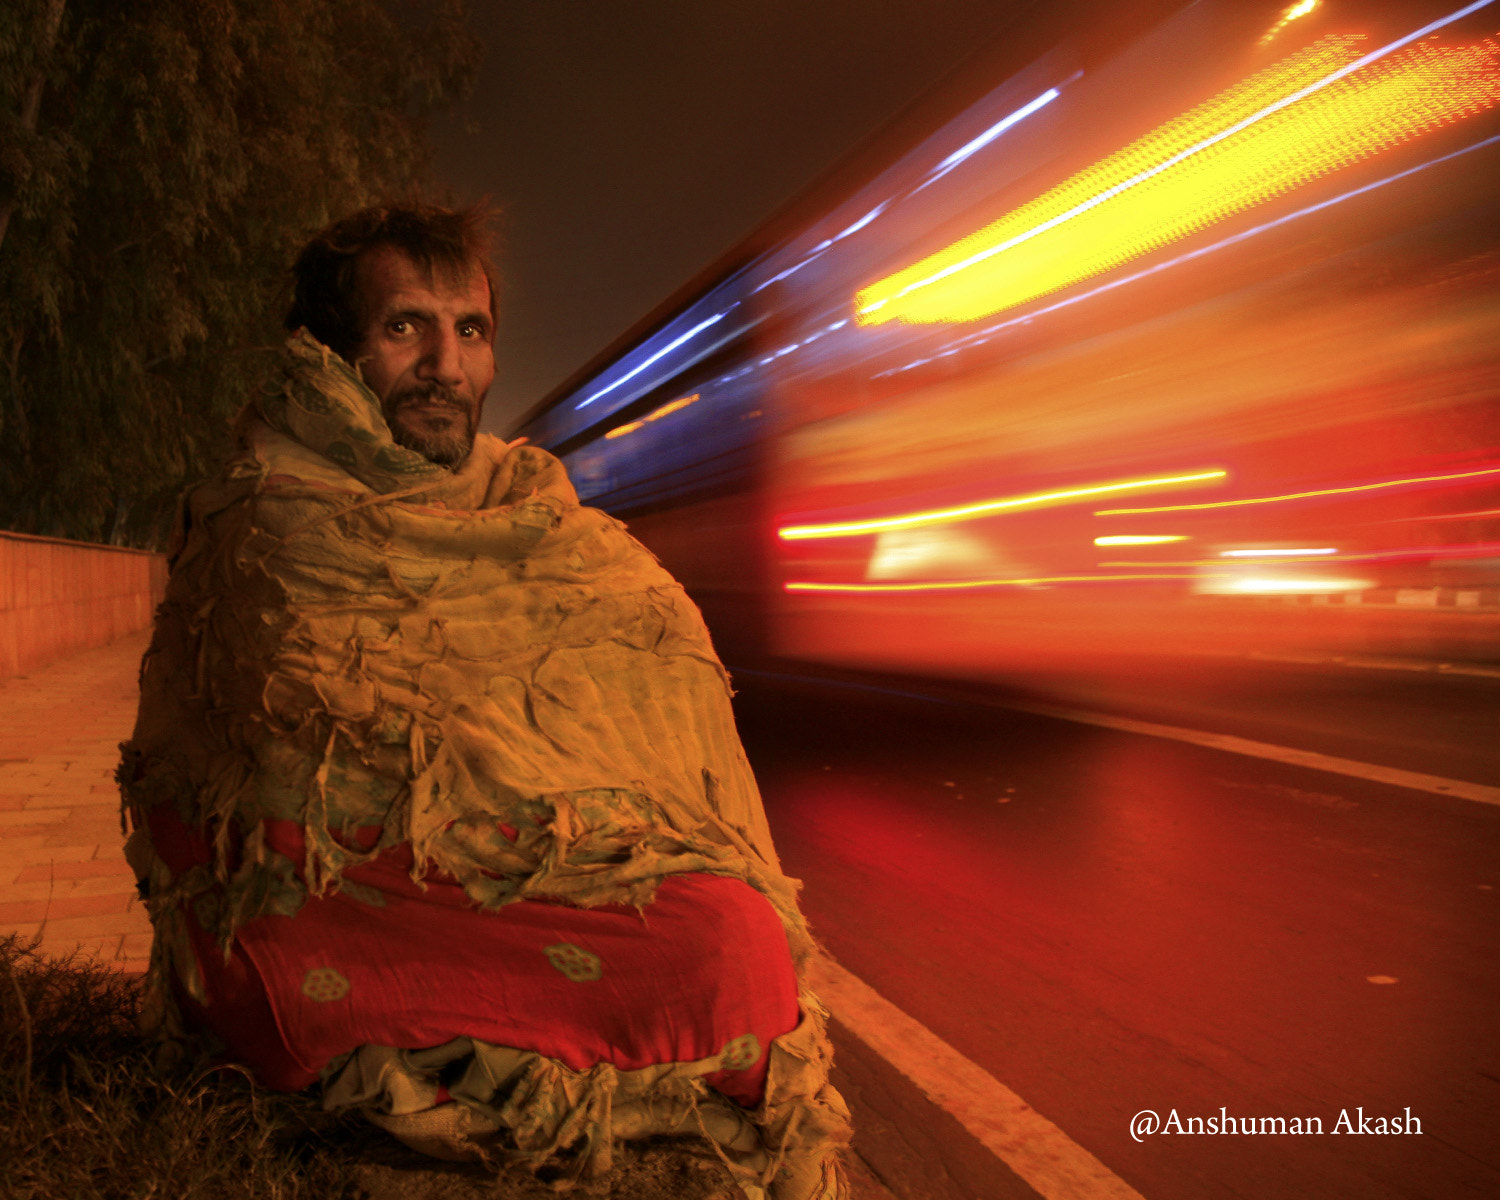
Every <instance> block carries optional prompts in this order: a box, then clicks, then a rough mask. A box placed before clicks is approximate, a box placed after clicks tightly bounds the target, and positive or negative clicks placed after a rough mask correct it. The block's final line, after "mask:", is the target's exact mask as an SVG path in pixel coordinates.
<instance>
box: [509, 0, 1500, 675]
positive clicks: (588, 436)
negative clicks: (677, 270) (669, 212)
mask: <svg viewBox="0 0 1500 1200" xmlns="http://www.w3.org/2000/svg"><path fill="white" fill-rule="evenodd" d="M1160 17H1161V19H1159V20H1156V21H1155V22H1154V23H1151V24H1148V25H1146V26H1145V27H1143V28H1141V29H1138V30H1135V31H1133V33H1132V34H1131V36H1129V37H1127V38H1124V39H1123V40H1122V41H1121V42H1120V43H1119V44H1118V45H1115V46H1111V47H1108V52H1107V53H1100V52H1098V50H1097V48H1094V49H1090V50H1089V51H1088V52H1085V51H1084V50H1082V49H1080V48H1079V47H1077V46H1075V45H1073V44H1071V43H1070V42H1069V41H1067V40H1064V41H1062V42H1060V43H1059V44H1058V45H1057V46H1056V47H1055V48H1054V49H1053V50H1051V51H1050V52H1048V53H1047V54H1045V55H1043V56H1042V57H1041V58H1039V59H1037V60H1036V61H1034V62H1030V63H1025V64H1016V65H1015V66H1014V69H1013V70H1011V71H1010V72H1009V73H1008V74H1007V75H1005V76H1004V77H1000V78H996V79H995V80H993V84H992V86H991V87H990V89H989V91H988V92H987V94H986V95H984V96H983V98H982V99H981V100H979V101H978V102H977V103H972V104H969V105H967V106H966V107H960V108H959V109H957V111H954V112H952V113H950V114H948V116H947V117H946V119H944V120H943V121H941V122H937V123H936V124H935V125H934V126H933V128H931V129H930V131H928V132H927V133H926V135H925V136H924V137H922V138H921V140H920V141H918V142H917V143H916V144H911V143H910V142H909V141H908V142H907V143H904V144H900V145H897V144H892V145H891V146H890V147H889V157H888V159H887V160H886V161H885V162H884V165H883V166H882V167H881V168H880V169H879V170H876V171H874V172H873V173H872V174H871V175H870V176H869V177H868V178H865V179H864V180H863V181H861V182H860V183H858V184H857V185H852V186H849V187H848V188H846V189H845V191H844V192H843V193H841V194H838V195H835V196H833V197H831V198H830V197H828V196H826V195H824V196H822V197H820V198H819V203H820V205H821V207H816V208H813V209H808V210H806V211H803V212H801V213H800V214H799V221H800V223H794V227H793V228H791V229H790V230H788V229H787V228H786V223H785V222H783V223H782V225H781V226H779V227H778V229H779V233H778V236H777V237H776V238H774V239H770V240H768V239H767V238H766V237H765V236H764V235H762V236H759V237H756V238H752V239H751V240H750V241H749V242H747V244H746V248H745V249H744V250H743V251H742V252H741V253H739V254H737V255H735V256H731V258H730V259H728V260H726V262H727V264H728V265H726V266H725V268H724V269H723V270H722V272H720V273H718V274H717V275H715V276H714V277H712V279H711V281H710V282H708V283H706V284H705V285H704V286H703V287H702V288H701V289H699V290H698V291H697V293H696V294H694V295H692V296H690V297H688V298H687V299H685V300H683V299H680V300H679V301H678V303H677V304H676V306H675V307H673V308H672V309H670V310H668V311H664V312H661V313H658V314H655V315H654V317H653V318H652V320H651V321H649V322H648V323H647V325H646V327H645V328H644V329H643V331H642V332H641V334H640V336H638V337H636V338H635V339H633V340H631V341H630V342H629V344H626V345H623V346H621V347H617V348H616V350H615V351H614V352H613V353H611V354H610V355H607V356H604V357H602V358H601V359H600V360H598V361H596V362H595V363H593V364H590V366H589V367H588V368H586V369H585V370H584V371H583V372H581V373H580V375H579V376H577V377H575V379H574V380H572V381H570V382H569V384H568V385H566V386H565V387H564V388H563V389H561V390H560V391H559V392H558V393H556V394H555V395H554V396H552V397H549V399H548V400H547V402H546V403H545V404H544V405H543V406H541V407H540V408H539V410H538V411H537V412H536V413H535V414H534V415H533V416H532V418H531V419H530V420H529V421H528V422H527V424H526V425H525V427H524V428H523V430H522V431H521V432H523V433H524V434H526V435H527V436H528V437H530V438H531V439H532V440H533V441H535V442H538V443H539V444H542V445H546V446H548V447H550V448H552V449H554V450H556V451H557V452H558V453H560V454H561V455H562V456H563V458H564V460H565V461H566V462H567V463H568V465H569V468H570V470H571V472H572V474H573V477H574V479H575V482H576V483H577V484H578V487H579V491H580V494H581V495H582V496H583V498H584V499H585V500H586V501H587V502H589V503H593V504H598V505H600V506H601V507H604V508H606V509H608V510H610V511H611V512H614V513H615V514H616V515H618V516H620V517H621V518H622V519H624V520H625V521H626V522H627V523H628V524H629V526H630V527H631V529H632V531H633V532H634V533H635V534H636V536H638V537H639V538H641V540H643V541H644V542H645V543H646V544H647V545H648V546H650V547H651V548H652V549H653V550H654V551H656V553H657V554H658V555H659V556H660V557H661V558H662V559H663V561H664V562H665V564H666V565H667V566H668V567H669V568H670V569H671V570H673V571H674V573H676V574H677V576H678V577H679V578H680V579H682V581H683V582H684V584H685V585H686V586H687V588H688V590H689V592H690V594H692V595H693V597H694V598H695V599H696V600H697V601H698V602H699V603H700V605H702V607H703V608H704V610H705V615H706V616H707V617H708V618H709V622H710V626H711V628H712V629H713V631H714V633H715V636H716V638H717V639H718V641H719V643H720V645H721V647H722V648H724V649H725V652H726V656H727V657H729V658H730V659H731V661H733V660H734V659H735V658H736V657H737V656H740V657H743V656H747V655H753V654H770V655H776V656H780V657H783V658H792V659H801V660H812V661H821V662H828V663H838V664H845V665H854V666H865V667H877V668H881V669H889V670H899V671H917V672H928V673H935V674H972V673H994V672H1004V671H1007V670H1015V669H1020V668H1025V667H1029V666H1036V665H1039V664H1050V665H1056V664H1065V665H1067V664H1072V665H1087V664H1098V663H1102V662H1104V661H1106V660H1107V659H1108V658H1109V657H1110V656H1120V655H1141V654H1149V655H1151V656H1155V657H1165V656H1181V655H1191V656H1203V655H1244V654H1255V655H1265V654H1273V655H1274V654H1284V653H1296V654H1299V655H1306V654H1322V655H1351V654H1412V655H1420V656H1425V657H1436V658H1439V659H1464V660H1476V661H1477V660H1488V661H1493V660H1494V659H1495V658H1496V657H1497V652H1496V650H1495V648H1494V647H1495V645H1496V638H1495V634H1496V632H1497V631H1500V407H1497V402H1500V396H1497V389H1500V311H1497V310H1500V286H1497V284H1500V255H1497V235H1500V220H1497V219H1496V211H1495V202H1494V199H1493V193H1492V187H1491V182H1490V181H1491V180H1493V179H1495V178H1500V114H1497V104H1500V5H1497V4H1491V3H1472V4H1469V5H1467V6H1462V5H1455V4H1442V3H1423V2H1410V0H1402V2H1399V3H1394V4H1390V3H1382V4H1379V5H1376V4H1373V3H1360V2H1352V3H1342V4H1332V3H1323V4H1317V3H1299V4H1297V5H1295V6H1293V7H1292V8H1288V7H1287V6H1285V5H1282V6H1277V5H1269V4H1267V5H1260V4H1253V3H1252V4H1246V3H1213V0H1204V2H1202V3H1199V4H1195V5H1192V6H1189V7H1186V8H1183V9H1181V10H1180V11H1176V12H1175V13H1174V12H1170V11H1169V10H1167V9H1165V8H1163V9H1162V10H1161V13H1160Z"/></svg>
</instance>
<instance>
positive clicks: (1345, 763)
mask: <svg viewBox="0 0 1500 1200" xmlns="http://www.w3.org/2000/svg"><path fill="white" fill-rule="evenodd" d="M992 703H995V704H996V705H997V706H999V707H1002V708H1012V709H1015V710H1016V711H1018V712H1028V713H1035V714H1036V715H1037V716H1041V717H1056V718H1057V719H1058V720H1061V721H1074V722H1076V723H1078V724H1080V725H1098V726H1101V727H1103V728H1105V729H1118V730H1120V731H1122V732H1124V733H1140V734H1144V735H1146V736H1147V737H1158V738H1168V739H1170V740H1172V741H1174V742H1188V743H1191V744H1192V745H1194V746H1208V747H1209V748H1211V749H1214V750H1227V751H1228V752H1229V753H1230V754H1245V755H1248V756H1249V757H1251V758H1267V759H1271V760H1272V761H1274V762H1284V763H1291V764H1292V765H1293V766H1298V767H1311V768H1312V769H1313V770H1315V771H1328V772H1331V773H1332V774H1334V775H1350V776H1353V777H1354V778H1355V779H1369V780H1372V781H1374V782H1375V783H1389V784H1394V785H1395V786H1396V787H1403V788H1411V789H1413V790H1414V791H1418V792H1433V793H1436V794H1437V795H1439V796H1456V797H1458V798H1459V799H1460V800H1473V801H1476V802H1477V803H1479V804H1496V805H1500V787H1490V786H1488V785H1486V784H1483V783H1469V782H1468V781H1466V780H1463V779H1447V778H1444V777H1443V776H1442V775H1424V774H1423V773H1422V772H1420V771H1403V770H1401V769H1399V768H1397V767H1381V766H1377V765H1376V764H1374V763H1365V762H1359V761H1357V760H1355V759H1352V758H1338V757H1336V756H1335V755H1332V754H1318V753H1317V752H1315V751H1312V750H1294V749H1292V748H1291V747H1290V746H1274V745H1272V744H1271V743H1270V742H1253V741H1251V740H1250V739H1249V738H1242V737H1233V736H1231V735H1229V734H1227V733H1205V732H1203V731H1202V730H1199V729H1183V728H1181V727H1180V726H1177V725H1158V724H1156V723H1155V722H1154V721H1135V720H1132V719H1130V718H1129V717H1112V716H1110V715H1109V714H1108V713H1096V712H1087V711H1085V710H1083V709H1078V708H1059V707H1056V706H1054V705H1051V704H1023V703H1019V702H1015V703H1013V702H1011V701H993V702H992Z"/></svg>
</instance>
